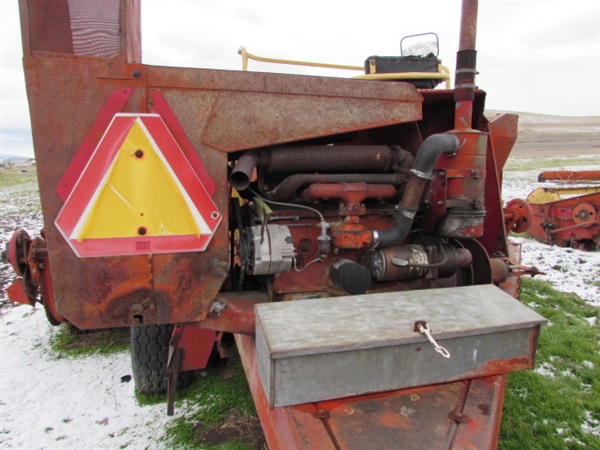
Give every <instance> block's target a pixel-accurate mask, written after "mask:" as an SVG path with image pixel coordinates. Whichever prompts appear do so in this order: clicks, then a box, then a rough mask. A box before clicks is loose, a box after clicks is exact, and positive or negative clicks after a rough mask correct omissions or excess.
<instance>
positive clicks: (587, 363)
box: [582, 361, 596, 370]
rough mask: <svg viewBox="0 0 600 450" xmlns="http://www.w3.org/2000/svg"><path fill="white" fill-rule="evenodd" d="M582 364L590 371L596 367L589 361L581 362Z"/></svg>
mask: <svg viewBox="0 0 600 450" xmlns="http://www.w3.org/2000/svg"><path fill="white" fill-rule="evenodd" d="M582 364H583V365H584V366H585V367H587V368H588V369H592V370H593V369H595V368H596V365H595V364H594V363H593V362H591V361H583V363H582Z"/></svg>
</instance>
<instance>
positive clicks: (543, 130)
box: [486, 111, 600, 163]
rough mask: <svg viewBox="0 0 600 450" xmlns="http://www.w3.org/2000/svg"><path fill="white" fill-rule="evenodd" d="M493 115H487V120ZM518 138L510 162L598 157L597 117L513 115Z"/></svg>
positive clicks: (599, 120) (599, 130)
mask: <svg viewBox="0 0 600 450" xmlns="http://www.w3.org/2000/svg"><path fill="white" fill-rule="evenodd" d="M496 112H497V111H487V112H486V116H488V117H490V116H492V115H493V114H495V113H496ZM516 114H518V116H519V136H518V138H517V143H516V144H515V147H514V149H513V151H512V153H511V155H510V156H511V158H550V157H560V156H593V155H595V156H598V159H599V161H598V162H599V163H600V117H593V116H590V117H566V116H549V115H544V114H531V113H516Z"/></svg>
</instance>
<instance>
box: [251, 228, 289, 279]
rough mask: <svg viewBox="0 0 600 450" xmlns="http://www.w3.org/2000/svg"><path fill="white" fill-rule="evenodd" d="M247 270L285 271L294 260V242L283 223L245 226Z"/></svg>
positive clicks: (256, 271)
mask: <svg viewBox="0 0 600 450" xmlns="http://www.w3.org/2000/svg"><path fill="white" fill-rule="evenodd" d="M244 239H245V244H246V246H247V258H248V261H247V270H246V271H247V272H248V273H249V274H251V275H271V274H274V273H282V272H287V271H288V270H290V269H291V268H292V262H293V260H294V244H293V242H292V234H291V233H290V229H289V228H288V227H286V226H283V225H267V226H260V225H257V226H254V227H250V228H246V231H245V236H244Z"/></svg>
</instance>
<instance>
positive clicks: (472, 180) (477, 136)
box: [436, 0, 488, 238]
mask: <svg viewBox="0 0 600 450" xmlns="http://www.w3.org/2000/svg"><path fill="white" fill-rule="evenodd" d="M476 35H477V0H463V2H462V15H461V22H460V42H459V49H458V53H457V55H456V77H455V88H454V101H455V102H456V107H455V116H454V130H452V131H450V132H449V133H452V134H454V135H455V136H456V137H457V138H458V141H459V148H458V151H457V153H456V155H455V156H450V157H447V158H445V160H444V161H442V165H443V168H444V169H445V171H446V177H447V189H446V192H447V194H446V214H445V215H444V218H443V219H442V221H441V222H440V224H439V226H438V228H437V230H436V231H437V232H438V233H439V234H441V235H442V236H446V237H449V238H479V237H481V236H483V231H484V230H483V226H484V219H485V214H486V212H485V205H484V201H485V176H486V163H487V162H486V152H487V138H488V136H487V133H483V132H481V131H479V130H474V129H473V100H474V99H475V74H476V73H477V70H476V68H475V60H476V55H477V52H476V51H475V37H476Z"/></svg>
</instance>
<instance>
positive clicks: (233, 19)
mask: <svg viewBox="0 0 600 450" xmlns="http://www.w3.org/2000/svg"><path fill="white" fill-rule="evenodd" d="M0 5H1V22H0V24H1V25H0V27H1V39H2V42H1V93H0V97H1V117H0V119H1V123H0V132H1V139H2V140H1V151H2V153H3V154H28V155H32V154H33V152H32V150H31V138H30V133H31V132H30V124H29V115H28V109H27V108H28V107H27V100H26V95H25V83H24V79H23V71H22V62H21V57H22V49H21V37H20V27H19V18H18V4H17V0H0ZM459 20H460V1H454V0H438V1H433V0H411V1H408V0H395V1H391V0H389V1H379V0H361V1H354V0H346V1H333V0H321V1H312V0H303V1H292V0H279V1H259V0H246V1H229V0H216V1H191V0H188V1H175V0H143V1H142V48H143V56H142V60H143V62H144V63H146V64H152V65H167V66H182V67H203V68H216V69H230V70H240V69H241V58H240V56H239V55H238V54H237V49H238V47H240V46H242V45H244V46H246V47H247V49H248V51H249V52H251V53H254V54H257V55H260V56H270V57H277V58H285V59H297V60H308V61H319V62H331V63H340V64H349V65H362V64H363V63H364V60H365V59H366V58H367V57H368V56H371V55H381V56H384V55H385V56H388V55H397V54H399V42H400V39H401V38H402V37H403V36H405V35H409V34H415V33H421V32H427V31H434V32H436V33H437V34H438V35H439V39H440V57H441V58H442V61H443V63H444V64H445V65H447V66H449V67H450V69H451V71H452V72H453V70H454V63H455V58H456V51H457V48H458V34H459ZM477 49H478V61H477V66H478V67H477V68H478V71H479V73H480V74H479V76H478V77H477V84H478V86H479V87H481V88H482V89H484V90H485V91H487V93H488V97H487V105H486V106H487V108H488V109H493V110H506V111H522V112H533V113H540V114H552V115H569V116H600V87H599V86H600V1H598V0H592V1H589V0H566V1H562V0H556V1H552V0H538V1H527V0H514V1H510V0H480V2H479V24H478V32H477ZM250 70H259V71H288V72H292V73H304V74H313V75H326V76H346V77H347V76H352V75H354V74H355V73H354V72H346V71H335V72H334V71H319V69H304V68H299V67H293V66H292V67H290V66H285V67H284V66H281V67H278V66H273V65H266V64H264V63H257V62H252V61H251V62H250Z"/></svg>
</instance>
